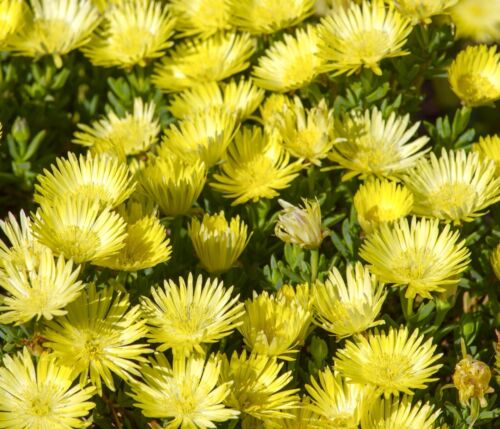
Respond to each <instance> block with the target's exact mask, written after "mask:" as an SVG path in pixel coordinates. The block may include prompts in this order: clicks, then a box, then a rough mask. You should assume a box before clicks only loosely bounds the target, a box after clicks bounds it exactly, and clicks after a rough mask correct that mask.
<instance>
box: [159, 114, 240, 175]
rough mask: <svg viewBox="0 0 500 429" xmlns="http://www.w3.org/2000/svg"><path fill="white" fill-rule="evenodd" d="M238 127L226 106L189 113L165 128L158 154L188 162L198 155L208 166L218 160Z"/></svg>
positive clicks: (194, 159)
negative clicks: (193, 113)
mask: <svg viewBox="0 0 500 429" xmlns="http://www.w3.org/2000/svg"><path fill="white" fill-rule="evenodd" d="M237 127H238V123H237V117H236V115H235V114H233V113H229V112H228V111H226V110H225V109H223V108H222V109H221V108H212V109H208V110H204V111H201V112H199V113H198V114H196V115H193V116H189V117H187V118H185V119H183V120H182V121H180V122H178V123H177V124H172V125H170V127H169V128H168V129H167V130H166V131H165V134H164V135H163V139H162V145H161V147H160V148H159V150H158V154H159V155H160V156H163V157H164V158H168V157H170V156H172V154H174V155H176V156H178V157H180V158H184V159H186V160H188V161H190V162H194V161H197V160H198V159H201V160H202V161H203V162H204V163H205V165H206V166H207V168H210V167H212V166H213V165H215V164H216V163H217V162H219V161H220V160H221V158H222V156H223V155H224V152H225V151H226V149H227V147H228V145H229V143H230V142H231V140H232V138H233V136H234V133H235V130H236V128H237Z"/></svg>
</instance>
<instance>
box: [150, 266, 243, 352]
mask: <svg viewBox="0 0 500 429" xmlns="http://www.w3.org/2000/svg"><path fill="white" fill-rule="evenodd" d="M233 290H234V288H233V287H232V286H231V287H230V288H228V289H226V288H225V287H224V283H223V282H222V281H218V280H217V279H214V280H210V279H207V280H205V281H203V277H202V276H201V275H200V276H198V277H197V278H196V281H195V280H194V279H193V275H192V274H191V273H189V276H188V278H187V282H186V281H185V280H184V279H183V278H179V281H178V283H175V282H173V281H172V280H169V281H168V282H167V281H165V282H164V287H163V288H152V289H151V295H152V299H150V298H146V297H144V298H143V299H142V301H141V305H142V310H143V313H144V316H145V318H146V320H147V323H148V325H149V333H148V338H149V339H150V342H153V343H160V345H159V346H158V348H157V349H158V350H159V351H163V350H167V349H170V348H171V349H172V351H173V353H174V356H189V354H190V353H192V352H193V351H195V352H197V353H199V354H204V349H203V345H204V344H210V343H216V342H218V341H220V340H221V339H222V338H224V337H226V336H228V335H229V334H231V332H232V331H233V330H234V329H235V328H236V327H237V326H239V325H240V324H241V320H240V319H241V316H242V315H243V313H244V310H243V304H241V303H239V302H238V298H239V295H236V296H234V297H233V296H232V294H233Z"/></svg>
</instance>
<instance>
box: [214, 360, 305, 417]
mask: <svg viewBox="0 0 500 429" xmlns="http://www.w3.org/2000/svg"><path fill="white" fill-rule="evenodd" d="M283 365H284V364H283V363H282V362H281V363H280V362H278V361H277V360H276V359H275V358H270V357H268V356H264V355H257V354H247V353H246V351H243V352H242V353H241V355H239V356H238V354H237V353H236V352H234V353H233V355H232V356H231V359H230V360H228V359H227V357H226V356H225V355H224V356H223V357H222V371H221V381H222V382H228V381H231V382H233V384H232V386H231V393H230V394H229V396H228V397H227V398H226V401H225V403H226V405H228V406H230V407H232V408H235V409H237V410H239V411H241V413H243V414H244V416H243V417H244V418H248V417H253V418H256V419H259V420H265V421H267V422H268V423H270V422H273V421H274V420H275V419H279V418H293V414H292V413H291V410H293V409H294V408H297V407H298V406H299V397H298V396H297V395H296V393H297V392H298V390H299V389H286V390H285V388H286V385H287V384H288V383H290V381H292V373H291V371H286V372H283V371H282V369H283Z"/></svg>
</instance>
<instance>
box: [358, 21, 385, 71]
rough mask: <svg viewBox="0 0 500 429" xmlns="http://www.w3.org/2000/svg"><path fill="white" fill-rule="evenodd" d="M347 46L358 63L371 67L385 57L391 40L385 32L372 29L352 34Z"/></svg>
mask: <svg viewBox="0 0 500 429" xmlns="http://www.w3.org/2000/svg"><path fill="white" fill-rule="evenodd" d="M349 46H350V47H351V48H350V49H351V52H353V53H354V54H355V55H356V56H357V57H358V58H359V59H360V62H362V63H364V64H366V65H368V66H369V67H372V66H376V64H377V63H378V62H379V61H380V59H381V58H382V57H383V56H384V55H385V53H386V52H387V47H388V46H391V40H390V38H389V34H388V33H387V32H386V31H382V30H376V29H372V30H367V31H361V32H359V33H357V34H354V35H353V37H352V39H351V40H350V41H349Z"/></svg>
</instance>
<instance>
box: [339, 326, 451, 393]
mask: <svg viewBox="0 0 500 429" xmlns="http://www.w3.org/2000/svg"><path fill="white" fill-rule="evenodd" d="M435 351H436V345H433V344H432V338H429V339H428V340H427V341H425V340H424V336H423V335H420V334H419V332H418V329H416V330H415V331H413V333H412V334H411V335H410V334H409V332H408V328H400V329H394V328H390V329H389V332H388V333H385V332H379V331H377V330H375V332H372V333H369V334H368V335H367V336H361V335H359V336H357V337H356V338H355V340H354V341H351V340H349V341H347V342H346V343H345V346H344V348H343V349H340V350H339V351H338V352H337V356H336V358H335V368H336V369H337V370H338V371H339V372H340V373H341V374H342V375H343V376H344V377H347V378H349V383H360V384H367V385H370V386H372V387H374V388H375V389H376V391H377V393H383V394H384V396H385V397H386V398H388V397H389V395H391V394H392V395H398V394H399V393H406V394H408V395H413V393H414V392H413V390H415V389H425V388H426V387H427V384H429V383H430V382H432V381H435V380H437V379H436V378H432V377H431V376H432V375H433V374H435V373H436V371H437V370H438V369H439V368H440V367H441V366H442V365H441V364H436V362H437V361H438V360H439V358H440V357H441V356H442V354H441V353H438V354H435Z"/></svg>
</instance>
